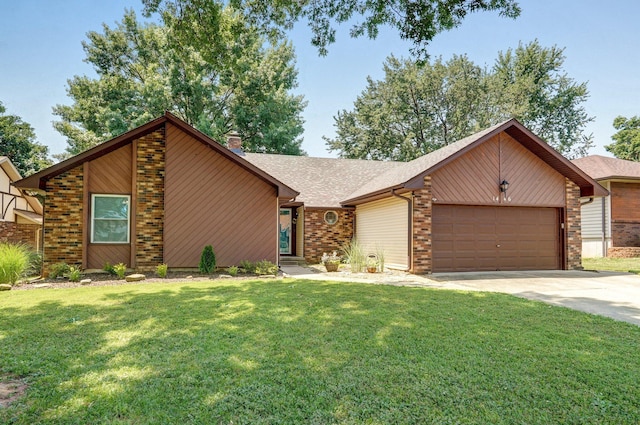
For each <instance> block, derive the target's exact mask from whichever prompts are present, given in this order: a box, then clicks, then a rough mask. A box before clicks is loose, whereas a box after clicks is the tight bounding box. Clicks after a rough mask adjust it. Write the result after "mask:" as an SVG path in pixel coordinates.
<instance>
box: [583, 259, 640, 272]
mask: <svg viewBox="0 0 640 425" xmlns="http://www.w3.org/2000/svg"><path fill="white" fill-rule="evenodd" d="M582 267H584V269H585V270H607V271H614V272H625V273H626V272H631V273H640V258H608V257H599V258H583V259H582Z"/></svg>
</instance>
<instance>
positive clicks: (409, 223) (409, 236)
mask: <svg viewBox="0 0 640 425" xmlns="http://www.w3.org/2000/svg"><path fill="white" fill-rule="evenodd" d="M391 196H393V197H396V198H399V199H402V200H403V201H406V202H407V266H408V267H409V271H411V270H413V262H412V261H411V257H412V255H411V254H412V252H411V251H412V249H411V248H412V247H413V245H412V243H411V241H412V239H413V237H412V236H413V199H412V198H405V197H404V196H400V195H398V194H397V193H396V190H395V189H391Z"/></svg>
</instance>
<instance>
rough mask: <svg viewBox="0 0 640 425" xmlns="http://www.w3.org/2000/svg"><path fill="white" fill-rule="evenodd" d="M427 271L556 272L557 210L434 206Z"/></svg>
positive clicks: (558, 264)
mask: <svg viewBox="0 0 640 425" xmlns="http://www.w3.org/2000/svg"><path fill="white" fill-rule="evenodd" d="M432 235H433V271H434V272H445V271H476V270H555V269H559V268H560V241H559V239H560V238H559V210H558V209H557V208H526V207H477V206H462V205H434V207H433V232H432Z"/></svg>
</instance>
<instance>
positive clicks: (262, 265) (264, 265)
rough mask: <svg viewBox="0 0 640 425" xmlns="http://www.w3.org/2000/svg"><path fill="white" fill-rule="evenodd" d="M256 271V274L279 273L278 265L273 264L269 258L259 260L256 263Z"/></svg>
mask: <svg viewBox="0 0 640 425" xmlns="http://www.w3.org/2000/svg"><path fill="white" fill-rule="evenodd" d="M255 273H256V274H272V275H274V276H275V275H276V274H278V265H277V264H273V263H272V262H271V261H269V260H262V261H258V262H257V263H256V265H255Z"/></svg>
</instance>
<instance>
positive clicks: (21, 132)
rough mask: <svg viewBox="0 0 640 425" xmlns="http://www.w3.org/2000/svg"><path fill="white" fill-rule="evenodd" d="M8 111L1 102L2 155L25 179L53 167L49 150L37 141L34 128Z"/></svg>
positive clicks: (0, 145) (0, 133)
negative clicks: (7, 112) (50, 166)
mask: <svg viewBox="0 0 640 425" xmlns="http://www.w3.org/2000/svg"><path fill="white" fill-rule="evenodd" d="M6 111H7V110H6V108H5V107H4V106H3V105H2V102H0V155H4V156H6V157H8V158H9V159H10V160H11V162H12V163H13V165H15V167H16V168H17V169H18V171H19V172H20V174H21V175H22V176H23V177H26V176H28V175H30V174H33V173H35V172H37V171H40V170H41V169H43V168H46V167H48V166H49V165H51V161H50V160H49V158H48V157H47V155H48V153H49V149H48V148H47V147H46V146H44V145H41V144H39V143H38V142H37V141H36V134H35V132H34V131H33V127H31V125H29V124H28V123H26V122H24V121H22V118H20V117H18V116H16V115H8V114H6Z"/></svg>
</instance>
